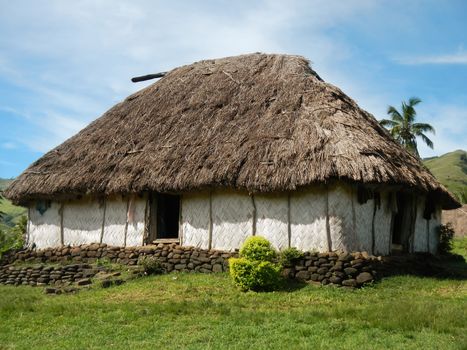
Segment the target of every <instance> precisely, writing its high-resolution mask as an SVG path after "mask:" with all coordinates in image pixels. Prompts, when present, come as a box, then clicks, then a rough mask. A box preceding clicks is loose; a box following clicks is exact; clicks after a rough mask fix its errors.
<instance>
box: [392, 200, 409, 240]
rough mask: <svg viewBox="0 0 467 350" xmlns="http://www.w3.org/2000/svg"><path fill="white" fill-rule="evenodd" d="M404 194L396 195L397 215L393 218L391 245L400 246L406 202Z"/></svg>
mask: <svg viewBox="0 0 467 350" xmlns="http://www.w3.org/2000/svg"><path fill="white" fill-rule="evenodd" d="M404 197H405V196H404V194H403V193H400V192H398V193H397V194H396V201H397V213H396V214H395V215H394V217H393V219H392V220H393V221H392V222H393V224H392V244H396V245H402V228H403V223H404V213H405V212H406V206H405V203H406V200H405V198H404Z"/></svg>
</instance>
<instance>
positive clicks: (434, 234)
mask: <svg viewBox="0 0 467 350" xmlns="http://www.w3.org/2000/svg"><path fill="white" fill-rule="evenodd" d="M440 225H441V207H437V208H436V211H435V214H434V216H433V217H432V219H431V220H430V234H429V240H430V253H431V254H436V253H437V252H438V243H439V226H440Z"/></svg>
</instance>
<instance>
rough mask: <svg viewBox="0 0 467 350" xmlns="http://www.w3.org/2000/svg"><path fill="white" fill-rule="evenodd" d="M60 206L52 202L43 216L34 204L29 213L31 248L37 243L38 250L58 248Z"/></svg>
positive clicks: (59, 239) (59, 241)
mask: <svg viewBox="0 0 467 350" xmlns="http://www.w3.org/2000/svg"><path fill="white" fill-rule="evenodd" d="M59 209H60V204H59V203H57V202H52V203H51V206H50V208H49V209H47V210H46V211H45V212H44V213H43V214H41V213H40V212H39V211H38V210H36V205H35V204H32V206H31V207H30V211H29V215H30V217H29V242H28V244H29V246H31V245H32V244H33V243H36V246H37V248H46V247H57V246H60V245H61V238H60V213H59Z"/></svg>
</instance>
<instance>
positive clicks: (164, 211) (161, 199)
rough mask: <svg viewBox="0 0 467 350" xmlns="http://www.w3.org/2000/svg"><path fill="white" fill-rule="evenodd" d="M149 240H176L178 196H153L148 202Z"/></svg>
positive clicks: (178, 208)
mask: <svg viewBox="0 0 467 350" xmlns="http://www.w3.org/2000/svg"><path fill="white" fill-rule="evenodd" d="M150 208H151V210H150V211H151V213H150V223H149V232H150V236H149V240H150V241H153V240H158V239H177V238H178V226H179V215H180V196H175V195H170V194H155V195H153V196H152V197H151V201H150Z"/></svg>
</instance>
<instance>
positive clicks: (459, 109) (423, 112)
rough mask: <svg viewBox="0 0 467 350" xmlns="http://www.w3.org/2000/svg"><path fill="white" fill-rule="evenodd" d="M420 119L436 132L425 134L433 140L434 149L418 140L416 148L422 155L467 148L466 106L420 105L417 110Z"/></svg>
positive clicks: (426, 155)
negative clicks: (466, 134)
mask: <svg viewBox="0 0 467 350" xmlns="http://www.w3.org/2000/svg"><path fill="white" fill-rule="evenodd" d="M417 114H418V116H419V118H420V121H423V122H427V123H429V124H431V125H432V126H433V127H434V128H435V130H436V134H435V135H433V134H427V136H428V137H429V138H430V139H431V140H432V141H433V143H434V149H433V150H432V149H430V148H428V147H427V146H425V144H424V143H423V142H422V140H419V141H418V148H419V151H420V154H421V156H422V157H431V156H435V155H441V154H444V153H447V152H451V151H453V150H456V149H464V150H467V138H466V137H465V130H467V106H455V105H445V104H437V103H432V104H428V103H427V104H426V105H425V106H423V104H422V105H420V109H419V111H418V113H417Z"/></svg>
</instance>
